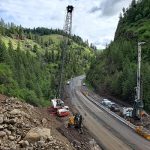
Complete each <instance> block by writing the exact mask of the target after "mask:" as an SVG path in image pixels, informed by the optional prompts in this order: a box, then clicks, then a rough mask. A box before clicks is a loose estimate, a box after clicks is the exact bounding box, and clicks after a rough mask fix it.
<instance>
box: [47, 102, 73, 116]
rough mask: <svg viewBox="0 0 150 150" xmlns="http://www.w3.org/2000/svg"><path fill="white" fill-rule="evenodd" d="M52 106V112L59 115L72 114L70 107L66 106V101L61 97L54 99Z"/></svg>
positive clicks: (50, 110)
mask: <svg viewBox="0 0 150 150" xmlns="http://www.w3.org/2000/svg"><path fill="white" fill-rule="evenodd" d="M51 102H52V107H50V108H49V109H48V111H49V112H50V113H51V114H54V115H57V116H59V117H65V116H68V115H69V114H70V112H69V107H68V106H64V102H63V101H62V100H61V99H52V100H51Z"/></svg>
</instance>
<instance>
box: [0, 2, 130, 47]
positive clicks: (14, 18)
mask: <svg viewBox="0 0 150 150" xmlns="http://www.w3.org/2000/svg"><path fill="white" fill-rule="evenodd" d="M130 3H131V0H0V17H1V18H3V19H4V20H5V21H6V22H14V23H15V24H17V25H20V24H21V25H22V26H23V27H30V28H33V27H48V28H60V29H63V26H64V21H65V15H66V12H65V10H66V6H67V5H73V6H74V7H75V9H74V12H73V29H72V33H73V34H76V35H79V36H81V37H82V38H83V39H84V40H87V39H88V41H89V42H92V43H93V44H95V45H96V46H97V47H98V48H104V47H105V45H106V44H107V43H109V42H110V41H111V40H113V38H114V33H115V30H116V27H117V23H118V19H119V14H120V12H121V11H122V8H123V7H125V8H126V7H128V6H129V4H130Z"/></svg>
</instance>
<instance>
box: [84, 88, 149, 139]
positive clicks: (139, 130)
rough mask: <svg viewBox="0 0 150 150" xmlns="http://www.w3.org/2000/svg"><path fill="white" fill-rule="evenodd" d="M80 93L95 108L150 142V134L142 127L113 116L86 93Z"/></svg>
mask: <svg viewBox="0 0 150 150" xmlns="http://www.w3.org/2000/svg"><path fill="white" fill-rule="evenodd" d="M81 93H82V94H83V95H84V96H85V97H86V98H87V99H89V100H90V101H91V102H92V103H94V104H96V105H97V106H99V107H100V108H101V109H103V110H104V111H105V112H107V113H109V114H110V115H111V116H113V117H115V118H116V119H118V120H119V121H120V122H122V123H124V124H125V125H127V126H128V127H130V128H131V129H133V130H134V131H135V132H136V133H138V134H139V135H140V136H143V137H144V138H145V139H147V140H150V133H149V131H148V130H146V129H145V128H143V127H140V126H135V125H134V124H132V123H131V122H129V121H127V120H125V119H124V118H122V117H120V116H119V115H117V114H115V113H114V112H112V111H110V110H109V109H108V108H106V107H104V106H103V105H101V104H100V103H99V102H97V101H95V100H94V98H92V97H90V96H88V94H87V93H85V92H83V91H82V90H81Z"/></svg>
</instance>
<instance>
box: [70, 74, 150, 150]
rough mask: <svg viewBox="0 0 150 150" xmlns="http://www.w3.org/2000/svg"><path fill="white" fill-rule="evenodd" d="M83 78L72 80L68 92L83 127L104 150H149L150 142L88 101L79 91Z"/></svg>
mask: <svg viewBox="0 0 150 150" xmlns="http://www.w3.org/2000/svg"><path fill="white" fill-rule="evenodd" d="M82 79H83V76H80V77H76V78H74V79H72V81H71V82H70V85H69V86H68V92H69V94H70V98H71V101H72V104H73V105H74V106H75V107H76V108H77V110H78V111H79V112H80V113H81V114H82V116H83V118H84V122H83V123H84V125H85V126H86V127H87V128H88V129H89V131H90V132H91V133H92V134H93V136H94V138H96V139H97V141H98V143H99V144H100V146H101V147H102V148H103V149H104V150H150V142H149V141H147V140H145V139H144V138H143V137H141V136H139V135H138V134H137V133H135V132H134V131H133V130H132V129H130V128H129V127H127V126H126V125H124V124H123V123H121V122H120V121H118V120H117V119H115V118H113V117H112V116H110V115H109V114H108V113H107V112H105V111H103V110H101V109H100V108H99V107H97V106H96V105H94V104H93V103H92V102H91V101H89V100H88V99H87V98H86V97H85V96H84V95H83V94H82V93H81V91H80V89H81V81H82Z"/></svg>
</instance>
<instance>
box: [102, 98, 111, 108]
mask: <svg viewBox="0 0 150 150" xmlns="http://www.w3.org/2000/svg"><path fill="white" fill-rule="evenodd" d="M109 103H111V101H110V100H108V99H103V100H102V104H103V105H105V106H107V105H108V104H109Z"/></svg>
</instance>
